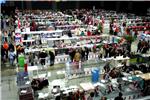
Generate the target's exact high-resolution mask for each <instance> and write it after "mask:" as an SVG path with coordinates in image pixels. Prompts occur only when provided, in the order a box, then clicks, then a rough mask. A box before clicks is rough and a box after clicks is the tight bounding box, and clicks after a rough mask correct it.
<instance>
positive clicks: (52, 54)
mask: <svg viewBox="0 0 150 100" xmlns="http://www.w3.org/2000/svg"><path fill="white" fill-rule="evenodd" d="M49 55H50V66H53V65H54V62H55V55H54V53H53V52H51V51H49Z"/></svg>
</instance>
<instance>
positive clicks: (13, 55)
mask: <svg viewBox="0 0 150 100" xmlns="http://www.w3.org/2000/svg"><path fill="white" fill-rule="evenodd" d="M9 61H10V64H11V65H12V66H13V65H14V61H15V53H14V51H13V50H12V49H11V50H10V52H9Z"/></svg>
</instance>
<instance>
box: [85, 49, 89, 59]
mask: <svg viewBox="0 0 150 100" xmlns="http://www.w3.org/2000/svg"><path fill="white" fill-rule="evenodd" d="M88 56H89V49H88V48H87V47H85V58H86V60H88Z"/></svg>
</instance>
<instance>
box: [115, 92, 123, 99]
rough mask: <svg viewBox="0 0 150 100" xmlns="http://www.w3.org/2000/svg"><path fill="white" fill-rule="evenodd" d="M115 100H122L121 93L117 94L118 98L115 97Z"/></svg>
mask: <svg viewBox="0 0 150 100" xmlns="http://www.w3.org/2000/svg"><path fill="white" fill-rule="evenodd" d="M115 100H123V97H122V93H121V92H119V96H117V97H116V98H115Z"/></svg>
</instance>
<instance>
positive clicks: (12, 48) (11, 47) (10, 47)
mask: <svg viewBox="0 0 150 100" xmlns="http://www.w3.org/2000/svg"><path fill="white" fill-rule="evenodd" d="M9 50H12V51H14V50H15V48H14V45H13V44H12V43H10V44H9Z"/></svg>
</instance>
